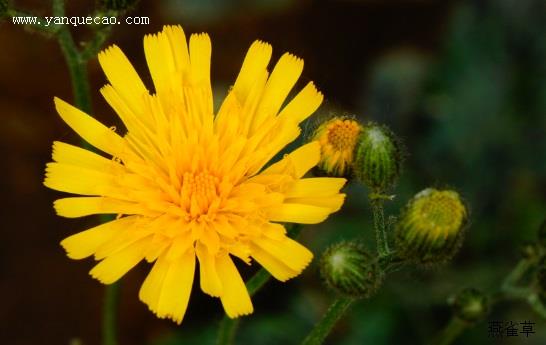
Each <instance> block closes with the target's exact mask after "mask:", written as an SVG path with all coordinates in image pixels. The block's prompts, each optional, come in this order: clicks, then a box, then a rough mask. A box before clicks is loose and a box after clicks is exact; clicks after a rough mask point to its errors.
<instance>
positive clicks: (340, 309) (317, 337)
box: [301, 297, 356, 345]
mask: <svg viewBox="0 0 546 345" xmlns="http://www.w3.org/2000/svg"><path fill="white" fill-rule="evenodd" d="M354 301H356V299H355V298H353V297H337V298H336V299H335V300H334V302H333V303H332V304H331V306H330V308H328V310H327V311H326V314H324V316H323V317H322V319H321V320H320V321H319V322H318V323H317V324H316V325H315V327H314V328H313V330H312V331H311V333H309V335H307V337H306V338H305V339H304V340H303V342H302V343H301V345H320V344H322V343H323V342H324V339H326V337H327V336H328V334H330V332H331V331H332V328H333V327H334V325H335V324H336V322H337V321H338V320H339V319H340V318H341V317H342V316H343V314H345V312H346V311H347V310H348V308H349V306H350V305H351V304H352V303H353V302H354Z"/></svg>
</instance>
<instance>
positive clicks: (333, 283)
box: [320, 242, 383, 298]
mask: <svg viewBox="0 0 546 345" xmlns="http://www.w3.org/2000/svg"><path fill="white" fill-rule="evenodd" d="M320 268H321V275H322V277H323V278H324V279H325V280H326V283H327V284H328V286H329V287H330V288H331V289H333V290H334V291H336V292H337V293H339V294H341V295H344V296H350V297H362V298H366V297H370V296H371V295H373V294H374V293H375V292H376V291H377V289H378V288H379V286H380V285H381V283H382V281H383V271H382V270H381V267H380V266H379V264H378V262H377V261H376V260H374V258H373V256H372V255H371V254H370V253H368V252H367V251H366V250H365V249H364V247H363V246H362V245H361V244H359V243H356V242H341V243H338V244H335V245H333V246H331V247H330V248H328V249H327V250H326V251H325V252H324V254H323V255H322V259H321V262H320Z"/></svg>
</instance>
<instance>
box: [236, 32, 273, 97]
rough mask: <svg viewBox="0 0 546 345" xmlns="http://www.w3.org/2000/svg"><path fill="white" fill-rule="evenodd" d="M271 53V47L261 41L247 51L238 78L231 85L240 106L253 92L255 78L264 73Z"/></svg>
mask: <svg viewBox="0 0 546 345" xmlns="http://www.w3.org/2000/svg"><path fill="white" fill-rule="evenodd" d="M271 53H272V48H271V45H270V44H268V43H265V42H262V41H254V43H252V45H251V46H250V48H249V49H248V52H247V53H246V57H245V60H244V62H243V66H242V67H241V71H240V72H239V76H237V80H236V81H235V84H234V85H233V92H234V93H235V95H236V96H237V98H238V99H239V102H240V103H241V104H244V103H245V101H246V99H247V97H248V95H249V94H250V92H251V91H252V90H253V86H254V84H255V81H256V77H257V76H259V75H262V74H263V72H265V70H266V68H267V65H268V64H269V60H270V59H271Z"/></svg>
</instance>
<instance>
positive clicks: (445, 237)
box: [395, 188, 468, 264]
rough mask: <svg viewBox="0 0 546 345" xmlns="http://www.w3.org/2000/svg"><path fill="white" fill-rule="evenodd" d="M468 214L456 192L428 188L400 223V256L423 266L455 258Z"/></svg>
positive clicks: (402, 215) (413, 202)
mask: <svg viewBox="0 0 546 345" xmlns="http://www.w3.org/2000/svg"><path fill="white" fill-rule="evenodd" d="M467 214H468V211H467V208H466V206H465V205H464V204H463V202H462V201H461V198H460V197H459V194H458V193H457V192H455V191H452V190H436V189H434V188H427V189H425V190H423V191H421V192H420V193H418V194H416V195H415V196H414V197H413V199H411V200H410V201H409V202H408V204H407V205H406V207H405V208H404V210H403V211H402V214H401V215H400V220H399V221H398V223H397V224H396V231H395V244H396V249H397V251H398V253H399V255H400V256H402V257H404V258H406V259H409V260H414V261H416V262H418V263H421V264H435V263H442V262H445V261H447V260H449V259H451V258H452V257H453V255H454V254H455V253H456V251H457V249H458V248H459V246H460V243H461V241H462V237H463V229H464V226H465V225H466V223H467Z"/></svg>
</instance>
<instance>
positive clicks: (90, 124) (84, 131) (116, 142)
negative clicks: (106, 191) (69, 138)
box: [55, 97, 123, 156]
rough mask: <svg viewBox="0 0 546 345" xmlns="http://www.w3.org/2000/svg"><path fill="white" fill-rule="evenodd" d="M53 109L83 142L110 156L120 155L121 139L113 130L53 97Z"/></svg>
mask: <svg viewBox="0 0 546 345" xmlns="http://www.w3.org/2000/svg"><path fill="white" fill-rule="evenodd" d="M55 107H56V108H57V112H58V113H59V115H60V116H61V118H62V119H63V120H64V122H66V123H67V124H68V125H69V126H70V127H71V128H72V129H73V130H74V131H75V132H76V133H78V134H79V135H80V136H81V137H82V138H83V139H84V140H85V141H87V142H88V143H90V144H91V145H93V146H95V147H96V148H98V149H99V150H101V151H104V152H106V153H109V154H111V155H112V156H117V155H119V154H120V153H121V151H122V147H123V139H122V138H121V137H120V136H119V135H117V134H116V133H115V132H114V131H113V130H111V129H110V128H108V127H106V126H104V125H103V124H102V123H100V122H98V121H97V120H95V119H94V118H93V117H91V116H89V115H87V114H86V113H84V112H83V111H81V110H79V109H78V108H75V107H73V106H71V105H70V104H68V103H66V102H65V101H63V100H61V99H60V98H57V97H55Z"/></svg>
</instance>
